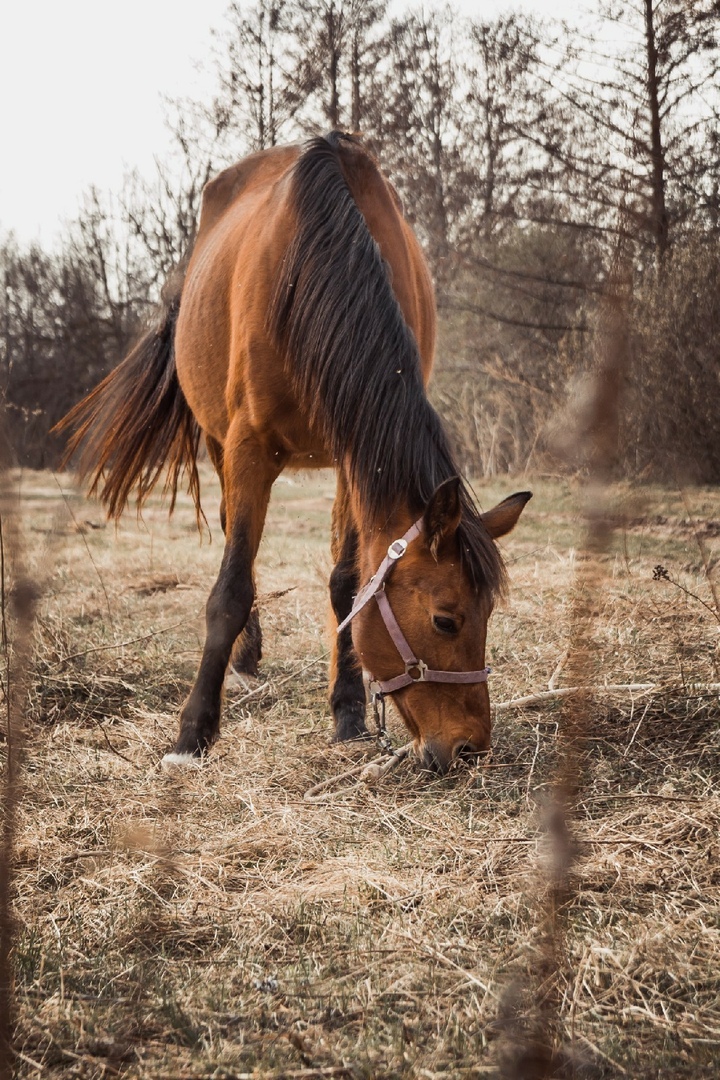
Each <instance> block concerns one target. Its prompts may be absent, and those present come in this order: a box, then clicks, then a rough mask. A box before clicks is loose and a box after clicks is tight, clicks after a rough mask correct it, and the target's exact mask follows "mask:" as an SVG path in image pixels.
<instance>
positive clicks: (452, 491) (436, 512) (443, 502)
mask: <svg viewBox="0 0 720 1080" xmlns="http://www.w3.org/2000/svg"><path fill="white" fill-rule="evenodd" d="M460 483H461V481H460V477H459V476H451V477H450V479H449V480H444V481H443V482H442V484H440V485H439V487H437V488H436V489H435V491H434V492H433V493H432V496H431V497H430V501H429V502H428V504H427V506H426V507H425V513H424V514H423V530H424V533H425V540H426V542H427V544H428V547H429V548H430V551H431V552H432V554H433V556H435V555H437V552H438V548H439V547H440V544H441V543H442V541H443V540H444V539H445V538H446V537H448V536H452V534H453V533H454V532H455V530H456V529H457V527H458V525H459V524H460V518H461V517H462V504H461V502H460Z"/></svg>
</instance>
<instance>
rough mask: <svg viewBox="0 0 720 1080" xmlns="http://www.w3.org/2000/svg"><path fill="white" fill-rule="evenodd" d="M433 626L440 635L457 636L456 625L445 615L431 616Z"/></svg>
mask: <svg viewBox="0 0 720 1080" xmlns="http://www.w3.org/2000/svg"><path fill="white" fill-rule="evenodd" d="M433 626H434V627H435V629H436V630H439V631H440V633H441V634H457V632H458V627H457V623H456V622H455V620H454V619H450V618H448V616H447V615H433Z"/></svg>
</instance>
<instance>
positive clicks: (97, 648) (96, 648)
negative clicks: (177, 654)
mask: <svg viewBox="0 0 720 1080" xmlns="http://www.w3.org/2000/svg"><path fill="white" fill-rule="evenodd" d="M184 625H185V620H182V622H176V623H172V624H171V625H170V626H163V627H162V628H161V629H160V630H153V632H152V633H151V634H142V635H141V636H140V637H134V638H129V639H128V640H127V641H115V642H113V643H112V645H93V646H92V648H90V649H83V651H82V652H74V653H70V654H69V655H68V656H62V657H61V658H60V659H59V660H58V661H57V662H56V664H55V665H54V666H55V667H62V665H63V664H67V662H68V660H77V659H78V657H80V656H89V655H90V653H95V652H106V651H107V650H108V649H122V648H124V647H125V646H126V645H137V643H138V642H139V641H149V640H150V638H154V637H158V636H159V635H160V634H167V633H168V632H169V631H170V630H176V629H177V628H178V626H184Z"/></svg>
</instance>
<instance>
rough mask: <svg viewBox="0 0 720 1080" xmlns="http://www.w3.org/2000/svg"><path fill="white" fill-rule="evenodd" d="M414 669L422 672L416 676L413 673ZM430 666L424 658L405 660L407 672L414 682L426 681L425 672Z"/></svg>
mask: <svg viewBox="0 0 720 1080" xmlns="http://www.w3.org/2000/svg"><path fill="white" fill-rule="evenodd" d="M413 669H417V670H418V671H419V672H420V674H419V675H418V676H417V678H415V676H414V675H413ZM427 669H428V666H427V664H426V663H425V661H424V660H406V661H405V674H406V675H409V676H410V678H411V679H412V681H413V682H425V681H426V679H425V672H426V671H427Z"/></svg>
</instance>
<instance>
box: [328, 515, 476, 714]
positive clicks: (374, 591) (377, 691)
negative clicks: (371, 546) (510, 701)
mask: <svg viewBox="0 0 720 1080" xmlns="http://www.w3.org/2000/svg"><path fill="white" fill-rule="evenodd" d="M422 531H423V525H422V518H421V519H420V520H419V521H416V522H415V524H414V525H411V526H410V528H409V529H408V531H407V532H406V533H405V535H404V536H403V537H401V538H400V539H399V540H393V542H392V544H391V545H390V547H389V548H388V550H387V555H386V556H385V558H384V559H383V561H382V562H381V563H380V565H379V567H378V568H377V570H376V571H375V573H374V574H373V576H372V577H371V578H370V580H369V581H368V583H367V585H364V586H363V588H362V589H361V590H360V592H359V593H358V594H357V596H356V597H355V603H354V604H353V606H352V611H351V612H350V614H349V615H348V616H347V617H346V618H345V619H343V621H342V622H341V623H340V625H339V626H338V628H337V632H338V634H339V633H340V631H341V630H344V629H345V627H346V626H347V625H348V624H349V623H350V622H351V621H352V620H353V619H354V618H355V616H356V615H357V613H358V612H359V611H361V610H362V608H364V607H365V605H366V604H368V603H369V602H370V600H372V599H373V597H374V598H375V602H376V603H377V606H378V608H379V609H380V614H381V615H382V617H383V622H384V623H385V626H386V627H387V631H388V633H389V635H390V637H391V638H392V640H393V642H394V644H395V648H396V649H397V651H398V652H399V653H400V659H401V660H402V661H403V662H404V664H405V670H404V671H403V672H401V674H400V675H395V677H394V678H392V679H385V680H380V679H376V678H375V677H374V676H372V675H371V676H370V693H371V694H372V696H373V699H377V698H380V699H381V700H382V698H383V696H384V695H385V694H393V693H394V692H395V691H396V690H402V689H403V687H405V686H411V685H412V683H421V682H441V683H481V682H487V677H488V675H489V674H490V670H491V669H490V668H489V667H486V668H483V669H482V671H433V670H432V669H431V668H429V667H428V666H427V664H426V663H425V662H424V661H423V660H418V658H417V657H416V656H415V653H414V652H413V651H412V649H411V648H410V646H409V644H408V642H407V639H406V637H405V635H404V634H403V632H402V630H401V629H400V627H399V625H398V621H397V619H396V618H395V615H394V613H393V609H392V608H391V606H390V601H389V600H388V598H387V593H386V592H385V581H386V579H387V578H388V576H389V575H390V572H391V571H392V568H393V566H394V565H395V563H396V562H397V561H398V559H401V558H402V557H403V555H404V554H405V552H406V551H407V548H408V544H411V543H412V542H413V540H415V539H416V538H417V537H418V536H420V534H421V533H422Z"/></svg>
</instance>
